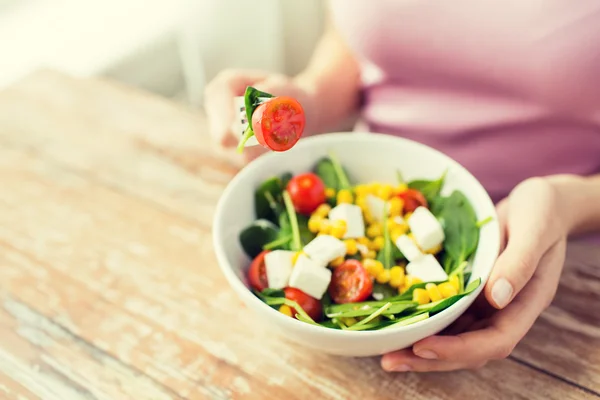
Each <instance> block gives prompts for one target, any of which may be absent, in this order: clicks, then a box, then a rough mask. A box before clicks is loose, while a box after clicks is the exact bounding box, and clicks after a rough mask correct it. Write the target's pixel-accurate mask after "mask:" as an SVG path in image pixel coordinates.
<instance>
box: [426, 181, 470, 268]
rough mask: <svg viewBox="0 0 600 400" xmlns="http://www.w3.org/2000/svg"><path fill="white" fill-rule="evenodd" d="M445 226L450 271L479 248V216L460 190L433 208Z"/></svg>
mask: <svg viewBox="0 0 600 400" xmlns="http://www.w3.org/2000/svg"><path fill="white" fill-rule="evenodd" d="M433 213H434V214H435V215H436V217H437V218H438V219H439V220H440V221H441V222H442V225H443V226H444V234H445V236H446V239H445V240H444V250H445V252H446V255H445V256H444V257H448V258H449V259H446V258H445V259H444V266H445V267H446V268H448V272H451V270H452V269H454V268H456V267H458V266H459V265H461V264H462V263H463V261H466V260H467V259H468V258H469V257H470V256H471V255H472V254H473V253H474V252H475V250H476V249H477V244H478V242H479V228H478V227H477V216H476V215H475V211H474V210H473V207H472V206H471V204H470V203H469V200H468V199H467V198H466V197H465V195H464V194H463V193H461V192H459V191H454V192H452V194H451V195H450V196H448V197H446V198H443V200H442V201H437V202H436V207H435V209H434V210H433Z"/></svg>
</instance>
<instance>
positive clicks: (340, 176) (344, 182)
mask: <svg viewBox="0 0 600 400" xmlns="http://www.w3.org/2000/svg"><path fill="white" fill-rule="evenodd" d="M329 160H331V165H332V166H333V170H334V171H335V174H336V176H337V180H338V183H339V189H347V190H352V186H351V185H350V180H349V179H348V173H347V172H346V170H345V169H344V167H343V166H342V164H341V163H340V161H339V160H338V158H337V156H336V155H335V153H333V152H330V153H329Z"/></svg>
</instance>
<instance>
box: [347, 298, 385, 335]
mask: <svg viewBox="0 0 600 400" xmlns="http://www.w3.org/2000/svg"><path fill="white" fill-rule="evenodd" d="M391 305H392V303H385V304H384V305H383V306H381V307H380V308H379V309H377V310H376V311H375V312H373V313H372V314H371V315H369V316H368V317H366V318H365V319H363V320H360V321H358V322H357V323H356V324H354V325H352V326H350V327H348V328H347V329H348V330H351V331H354V330H360V327H361V326H363V325H366V324H367V323H369V322H371V321H372V320H373V319H375V318H377V317H378V316H380V315H381V314H382V313H383V312H384V311H385V310H387V309H388V308H390V306H391Z"/></svg>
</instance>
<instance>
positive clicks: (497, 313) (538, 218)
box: [381, 178, 570, 372]
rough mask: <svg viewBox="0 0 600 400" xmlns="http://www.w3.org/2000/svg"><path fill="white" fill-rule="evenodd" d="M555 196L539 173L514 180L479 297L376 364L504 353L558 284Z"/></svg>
mask: <svg viewBox="0 0 600 400" xmlns="http://www.w3.org/2000/svg"><path fill="white" fill-rule="evenodd" d="M559 198H560V196H559V194H558V192H557V190H556V188H555V187H554V186H553V185H552V184H551V183H550V182H549V180H546V179H543V178H535V179H530V180H527V181H525V182H523V183H522V184H520V185H519V186H517V187H516V188H515V189H514V190H513V192H512V193H511V194H510V196H509V197H508V198H507V199H505V200H504V201H502V202H501V203H500V204H499V205H498V215H499V220H500V221H499V222H500V226H501V233H502V251H501V254H500V256H499V258H498V260H497V262H496V264H495V266H494V269H493V271H492V274H491V276H490V278H489V280H488V282H487V284H486V287H485V290H484V293H483V296H482V297H480V298H479V299H477V301H476V302H475V303H474V304H473V306H472V307H471V308H470V309H469V310H468V311H467V312H466V313H465V314H464V315H463V316H461V318H459V319H458V320H457V321H456V322H455V324H454V325H453V326H451V327H450V329H449V330H448V332H446V334H445V335H436V336H432V337H429V338H426V339H423V340H421V341H420V342H417V343H415V345H414V346H413V347H412V349H404V350H400V351H397V352H393V353H390V354H386V355H385V356H383V358H382V361H381V364H382V367H383V368H384V369H385V370H387V371H419V372H422V371H449V370H456V369H470V368H478V367H481V366H483V365H485V364H486V363H487V362H488V361H490V360H496V359H502V358H506V357H508V355H509V354H510V353H511V352H512V350H513V349H514V347H515V346H516V345H517V343H519V341H520V340H521V339H522V338H523V336H525V334H526V333H527V332H528V331H529V329H530V328H531V326H532V325H533V323H534V322H535V320H536V319H537V318H538V316H539V315H540V314H541V313H542V312H543V311H544V310H545V309H546V308H547V307H548V306H549V305H550V303H551V302H552V299H553V298H554V295H555V293H556V289H557V287H558V282H559V278H560V275H561V271H562V268H563V263H564V259H565V251H566V237H567V234H568V232H569V228H570V226H569V224H568V223H567V221H566V220H565V219H564V218H563V217H562V216H563V215H564V214H565V213H563V212H561V208H560V204H559V203H560V201H559ZM483 297H485V298H483ZM486 300H487V301H486Z"/></svg>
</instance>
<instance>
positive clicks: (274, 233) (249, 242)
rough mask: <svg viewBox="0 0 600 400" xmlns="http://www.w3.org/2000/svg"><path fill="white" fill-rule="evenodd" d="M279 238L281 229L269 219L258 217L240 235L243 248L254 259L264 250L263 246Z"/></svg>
mask: <svg viewBox="0 0 600 400" xmlns="http://www.w3.org/2000/svg"><path fill="white" fill-rule="evenodd" d="M278 238H279V229H277V227H276V226H275V225H274V224H273V223H272V222H271V221H268V220H265V219H258V220H256V221H254V222H253V223H252V224H250V225H249V226H248V227H246V228H245V229H244V230H243V231H242V232H241V233H240V236H239V240H240V244H241V245H242V249H244V252H245V253H246V254H247V255H248V257H250V258H252V259H254V258H255V257H256V256H257V255H259V254H260V252H261V251H263V246H264V245H265V244H267V243H270V242H272V241H274V240H276V239H278Z"/></svg>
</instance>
